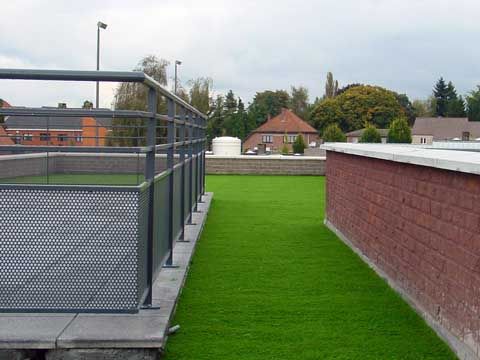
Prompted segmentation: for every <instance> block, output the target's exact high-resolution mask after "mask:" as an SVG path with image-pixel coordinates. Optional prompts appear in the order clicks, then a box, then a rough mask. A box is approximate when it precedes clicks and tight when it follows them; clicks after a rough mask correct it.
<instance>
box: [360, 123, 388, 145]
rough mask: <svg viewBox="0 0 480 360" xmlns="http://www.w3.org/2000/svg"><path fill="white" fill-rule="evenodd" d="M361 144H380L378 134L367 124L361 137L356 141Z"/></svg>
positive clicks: (375, 129)
mask: <svg viewBox="0 0 480 360" xmlns="http://www.w3.org/2000/svg"><path fill="white" fill-rule="evenodd" d="M358 142H361V143H381V142H382V137H381V136H380V133H379V132H378V130H377V128H376V127H375V126H373V125H370V124H367V126H366V127H365V130H364V131H363V134H362V136H361V137H360V139H359V140H358Z"/></svg>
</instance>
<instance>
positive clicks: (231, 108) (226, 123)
mask: <svg viewBox="0 0 480 360" xmlns="http://www.w3.org/2000/svg"><path fill="white" fill-rule="evenodd" d="M242 107H243V103H242ZM222 133H223V135H227V136H234V137H238V138H240V139H243V137H244V135H245V124H244V123H243V122H242V119H241V118H240V116H239V114H238V102H237V99H236V97H235V94H234V93H233V91H232V90H230V91H229V92H228V93H227V95H226V96H225V104H224V120H223V131H222Z"/></svg>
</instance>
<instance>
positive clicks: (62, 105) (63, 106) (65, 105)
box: [58, 103, 67, 109]
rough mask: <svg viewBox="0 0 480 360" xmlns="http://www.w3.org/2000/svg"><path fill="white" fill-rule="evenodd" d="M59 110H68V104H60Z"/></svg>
mask: <svg viewBox="0 0 480 360" xmlns="http://www.w3.org/2000/svg"><path fill="white" fill-rule="evenodd" d="M58 108H59V109H66V108H67V104H66V103H58Z"/></svg>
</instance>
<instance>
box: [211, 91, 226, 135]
mask: <svg viewBox="0 0 480 360" xmlns="http://www.w3.org/2000/svg"><path fill="white" fill-rule="evenodd" d="M224 103H225V102H224V97H223V96H222V95H217V97H216V99H215V100H214V102H213V104H212V107H211V111H210V115H209V117H208V119H207V140H208V143H209V144H211V143H212V139H213V138H215V137H217V136H222V135H223V127H224V118H225V110H224Z"/></svg>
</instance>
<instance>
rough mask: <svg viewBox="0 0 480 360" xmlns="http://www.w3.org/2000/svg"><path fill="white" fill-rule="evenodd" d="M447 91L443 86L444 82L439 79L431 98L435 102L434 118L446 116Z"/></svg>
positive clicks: (445, 86)
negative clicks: (433, 98)
mask: <svg viewBox="0 0 480 360" xmlns="http://www.w3.org/2000/svg"><path fill="white" fill-rule="evenodd" d="M448 94H449V89H448V87H447V85H446V84H445V80H444V79H443V77H441V78H440V79H439V80H438V81H437V83H436V84H435V87H434V89H433V96H434V97H435V100H436V109H435V116H446V114H447V105H448Z"/></svg>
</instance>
